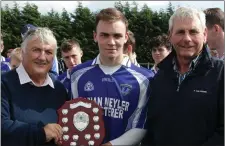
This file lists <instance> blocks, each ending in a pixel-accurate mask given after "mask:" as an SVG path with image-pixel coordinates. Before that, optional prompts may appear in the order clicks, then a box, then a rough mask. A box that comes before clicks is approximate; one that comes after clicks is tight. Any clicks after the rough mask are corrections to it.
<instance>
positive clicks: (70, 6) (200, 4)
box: [1, 1, 224, 14]
mask: <svg viewBox="0 0 225 146" xmlns="http://www.w3.org/2000/svg"><path fill="white" fill-rule="evenodd" d="M16 2H17V3H18V4H19V6H20V7H21V8H22V7H23V6H24V5H25V3H26V2H27V1H16ZM136 2H137V3H138V5H139V8H141V7H142V6H143V4H144V3H146V4H147V5H148V6H149V7H150V8H151V9H152V10H157V11H158V10H160V9H161V8H163V9H165V8H166V7H167V6H168V3H169V1H136ZM29 3H34V4H35V5H37V6H38V9H39V12H41V13H42V14H45V13H46V12H49V11H50V10H51V9H52V8H53V9H54V10H55V11H58V12H62V9H63V8H65V9H66V10H67V11H68V12H73V11H74V10H75V9H76V7H77V3H78V2H77V1H29ZM82 3H83V5H84V6H86V7H88V8H89V9H90V10H91V11H96V10H99V9H103V8H107V7H113V6H114V3H115V1H82ZM130 3H132V1H130ZM5 4H8V5H9V7H12V6H13V1H2V5H1V6H4V5H5ZM172 5H173V6H175V8H177V6H178V5H179V6H189V7H194V8H198V9H202V10H203V9H206V8H211V7H219V8H221V9H222V10H223V11H224V1H172Z"/></svg>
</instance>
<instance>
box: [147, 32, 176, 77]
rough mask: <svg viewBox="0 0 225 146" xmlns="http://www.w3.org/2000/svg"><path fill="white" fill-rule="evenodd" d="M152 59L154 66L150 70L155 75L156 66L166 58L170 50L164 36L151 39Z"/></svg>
mask: <svg viewBox="0 0 225 146" xmlns="http://www.w3.org/2000/svg"><path fill="white" fill-rule="evenodd" d="M152 41H153V43H152V46H151V47H152V58H153V60H154V66H153V67H152V68H151V70H152V71H153V72H154V73H155V74H156V73H157V71H158V67H157V65H158V64H159V63H160V62H161V61H162V60H163V59H164V58H166V57H167V56H168V55H169V54H170V52H171V50H172V48H171V45H170V42H169V40H168V36H167V35H166V34H163V35H159V36H156V37H154V38H153V39H152Z"/></svg>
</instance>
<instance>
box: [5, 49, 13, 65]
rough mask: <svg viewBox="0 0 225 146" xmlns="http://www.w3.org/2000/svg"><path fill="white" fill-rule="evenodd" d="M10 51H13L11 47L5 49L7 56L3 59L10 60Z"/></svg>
mask: <svg viewBox="0 0 225 146" xmlns="http://www.w3.org/2000/svg"><path fill="white" fill-rule="evenodd" d="M12 51H13V49H9V50H7V52H6V56H7V58H6V59H5V61H6V62H10V55H11V52H12Z"/></svg>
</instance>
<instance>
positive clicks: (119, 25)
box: [71, 8, 153, 146]
mask: <svg viewBox="0 0 225 146" xmlns="http://www.w3.org/2000/svg"><path fill="white" fill-rule="evenodd" d="M127 31H128V21H127V19H126V17H125V16H124V15H123V13H121V12H120V11H119V10H117V9H115V8H107V9H103V10H101V11H100V12H99V13H98V14H97V15H96V30H95V32H94V41H95V42H96V43H98V48H99V54H98V56H97V57H96V58H95V59H94V60H89V61H86V62H84V63H82V64H79V65H77V66H76V67H74V68H73V69H72V72H71V92H72V98H77V97H83V98H87V99H89V100H94V101H95V102H96V103H97V104H98V105H100V106H101V107H102V108H103V109H104V116H103V118H104V125H105V132H106V135H105V137H104V141H103V144H102V145H103V146H104V145H109V146H110V145H136V144H139V143H140V141H141V139H142V138H143V137H144V134H145V133H146V130H145V121H146V113H147V101H148V98H149V92H150V91H149V90H148V89H149V88H148V87H149V82H150V79H151V78H152V77H153V73H152V72H151V73H150V71H146V70H145V69H143V68H140V67H137V66H136V65H134V64H133V63H131V61H130V60H129V59H125V58H124V44H125V43H126V42H127V39H128V33H127Z"/></svg>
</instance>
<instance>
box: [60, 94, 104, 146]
mask: <svg viewBox="0 0 225 146" xmlns="http://www.w3.org/2000/svg"><path fill="white" fill-rule="evenodd" d="M57 112H58V116H59V118H58V124H59V125H60V126H61V127H62V129H63V136H62V145H63V146H81V145H83V146H89V145H96V146H98V145H101V144H102V141H103V139H104V137H105V127H104V122H103V114H104V113H103V109H102V107H100V106H99V105H98V104H96V102H95V101H91V100H88V99H86V98H82V97H79V98H75V99H73V100H70V101H66V102H65V103H64V105H63V106H62V107H61V108H60V109H58V111H57Z"/></svg>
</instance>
